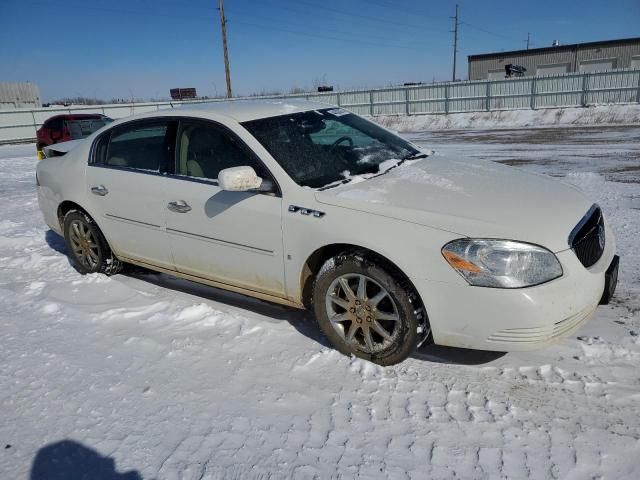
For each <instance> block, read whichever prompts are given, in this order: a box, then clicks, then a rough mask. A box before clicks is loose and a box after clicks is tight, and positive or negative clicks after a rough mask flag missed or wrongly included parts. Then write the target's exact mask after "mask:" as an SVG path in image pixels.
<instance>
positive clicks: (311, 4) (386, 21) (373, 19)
mask: <svg viewBox="0 0 640 480" xmlns="http://www.w3.org/2000/svg"><path fill="white" fill-rule="evenodd" d="M263 1H264V0H263ZM296 4H300V5H307V6H309V7H313V8H315V9H316V10H319V11H326V12H333V13H337V14H338V15H345V16H349V17H354V18H360V19H363V20H367V21H370V22H379V23H384V24H386V25H389V24H391V25H397V26H401V27H405V28H416V29H420V30H422V31H424V30H425V26H424V25H416V24H411V23H404V22H398V21H395V20H391V19H388V18H382V17H372V16H370V15H362V14H359V13H354V12H349V11H346V10H341V9H338V8H333V7H327V6H324V5H321V4H317V3H314V2H307V1H304V0H297V1H296ZM282 8H284V9H286V10H291V6H287V7H282ZM305 13H307V11H306V10H305ZM428 30H430V31H440V32H444V31H445V30H437V29H436V30H434V29H432V28H429V29H428Z"/></svg>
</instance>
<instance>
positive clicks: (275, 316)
mask: <svg viewBox="0 0 640 480" xmlns="http://www.w3.org/2000/svg"><path fill="white" fill-rule="evenodd" d="M45 240H46V242H47V243H48V244H49V246H50V247H51V248H52V249H54V250H55V251H57V252H59V253H62V254H64V255H66V254H67V249H66V245H65V243H64V238H62V237H61V236H60V235H58V234H57V233H56V232H54V231H53V230H48V231H47V232H46V234H45ZM123 274H124V275H126V276H128V277H131V278H136V279H138V280H142V281H145V282H149V283H152V284H154V285H157V286H159V287H162V288H168V289H171V290H174V291H178V292H182V293H186V294H189V295H193V296H196V297H200V298H206V299H208V300H212V301H214V302H219V303H223V304H225V305H228V306H230V307H234V308H238V309H242V310H248V311H250V312H253V313H257V314H258V315H261V316H263V317H265V319H266V320H267V321H270V322H272V323H279V322H281V321H283V320H284V321H286V322H289V324H291V326H292V327H293V328H295V329H296V330H297V331H298V332H300V333H301V334H302V335H304V336H305V337H307V338H309V339H311V340H313V341H314V342H316V343H319V344H320V345H322V346H323V347H328V348H332V347H331V345H330V344H329V342H328V341H327V339H326V338H325V337H324V335H322V333H321V332H320V330H319V329H318V326H317V325H316V323H315V321H314V318H313V314H312V313H311V312H308V311H304V310H298V309H296V308H290V307H285V306H282V305H277V304H273V303H269V302H266V301H262V300H259V299H256V298H252V297H247V296H245V295H241V294H238V293H234V292H228V291H226V290H221V289H219V288H215V287H210V286H208V285H203V284H200V283H196V282H191V281H189V280H184V279H181V278H176V277H172V276H170V275H165V274H162V273H157V272H154V271H152V270H148V269H145V268H142V267H134V266H128V267H127V268H126V269H125V271H124V273H123ZM504 355H505V354H504V353H503V352H489V351H483V350H469V349H466V348H454V347H444V346H440V345H423V346H422V347H420V348H418V349H417V350H416V351H415V352H414V353H413V355H412V358H415V359H417V360H424V361H428V362H433V363H444V364H457V365H482V364H485V363H489V362H492V361H494V360H497V359H498V358H500V357H502V356H504Z"/></svg>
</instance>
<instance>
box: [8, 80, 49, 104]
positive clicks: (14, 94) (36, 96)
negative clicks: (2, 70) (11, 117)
mask: <svg viewBox="0 0 640 480" xmlns="http://www.w3.org/2000/svg"><path fill="white" fill-rule="evenodd" d="M41 106H42V103H41V102H40V91H39V90H38V86H37V85H36V84H34V83H29V82H24V83H18V82H0V110H14V109H16V108H40V107H41Z"/></svg>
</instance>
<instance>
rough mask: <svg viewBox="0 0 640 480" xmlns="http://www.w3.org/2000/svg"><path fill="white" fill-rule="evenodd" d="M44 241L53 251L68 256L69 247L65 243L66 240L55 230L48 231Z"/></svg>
mask: <svg viewBox="0 0 640 480" xmlns="http://www.w3.org/2000/svg"><path fill="white" fill-rule="evenodd" d="M44 240H45V242H47V245H49V246H50V247H51V248H52V249H54V250H55V251H56V252H58V253H62V254H63V255H66V254H67V246H66V245H65V243H64V238H63V237H61V236H60V235H58V234H57V233H56V232H54V231H53V230H47V231H46V232H45V234H44Z"/></svg>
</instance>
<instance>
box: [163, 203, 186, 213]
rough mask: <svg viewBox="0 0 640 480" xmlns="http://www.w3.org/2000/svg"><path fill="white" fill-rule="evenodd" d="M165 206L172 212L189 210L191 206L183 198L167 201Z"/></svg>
mask: <svg viewBox="0 0 640 480" xmlns="http://www.w3.org/2000/svg"><path fill="white" fill-rule="evenodd" d="M167 208H168V209H169V210H171V211H172V212H177V213H187V212H188V211H190V210H191V207H190V206H189V204H188V203H187V202H185V201H184V200H178V201H176V202H169V205H167Z"/></svg>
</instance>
